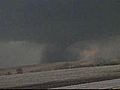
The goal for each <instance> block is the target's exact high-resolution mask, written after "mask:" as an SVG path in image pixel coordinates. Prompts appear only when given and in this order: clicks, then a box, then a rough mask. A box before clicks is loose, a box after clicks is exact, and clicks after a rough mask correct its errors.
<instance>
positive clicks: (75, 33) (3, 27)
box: [0, 0, 120, 50]
mask: <svg viewBox="0 0 120 90" xmlns="http://www.w3.org/2000/svg"><path fill="white" fill-rule="evenodd" d="M119 24H120V1H119V0H0V42H10V41H29V42H35V43H36V42H37V43H39V44H43V43H54V44H57V45H59V46H61V47H66V46H69V45H70V44H71V43H74V42H76V41H81V40H86V39H94V38H106V37H109V36H115V35H120V25H119ZM10 50H11V49H10Z"/></svg>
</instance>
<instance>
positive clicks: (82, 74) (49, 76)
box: [0, 65, 120, 88]
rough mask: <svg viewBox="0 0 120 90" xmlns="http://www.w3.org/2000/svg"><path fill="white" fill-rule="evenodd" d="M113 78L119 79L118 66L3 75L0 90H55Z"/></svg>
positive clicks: (0, 80) (119, 70)
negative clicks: (50, 89) (55, 89)
mask: <svg viewBox="0 0 120 90" xmlns="http://www.w3.org/2000/svg"><path fill="white" fill-rule="evenodd" d="M115 78H120V65H112V66H98V67H83V68H73V69H62V70H52V71H42V72H32V73H24V74H15V75H7V76H5V75H4V76H0V88H55V87H60V86H68V85H75V84H81V83H87V82H93V81H101V80H109V79H115Z"/></svg>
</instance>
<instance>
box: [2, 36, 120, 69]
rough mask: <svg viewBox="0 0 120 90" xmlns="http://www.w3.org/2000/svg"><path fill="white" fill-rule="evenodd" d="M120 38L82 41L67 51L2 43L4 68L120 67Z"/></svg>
mask: <svg viewBox="0 0 120 90" xmlns="http://www.w3.org/2000/svg"><path fill="white" fill-rule="evenodd" d="M119 54H120V36H114V37H108V38H105V39H99V40H97V39H95V40H84V41H78V42H75V43H73V44H71V45H70V46H68V47H66V48H62V47H60V46H57V45H55V44H52V43H38V42H29V41H7V42H0V60H1V61H0V68H5V67H14V66H21V65H31V64H39V63H41V64H42V63H53V62H62V61H75V60H81V61H94V62H95V63H96V64H118V63H120V56H119Z"/></svg>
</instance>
